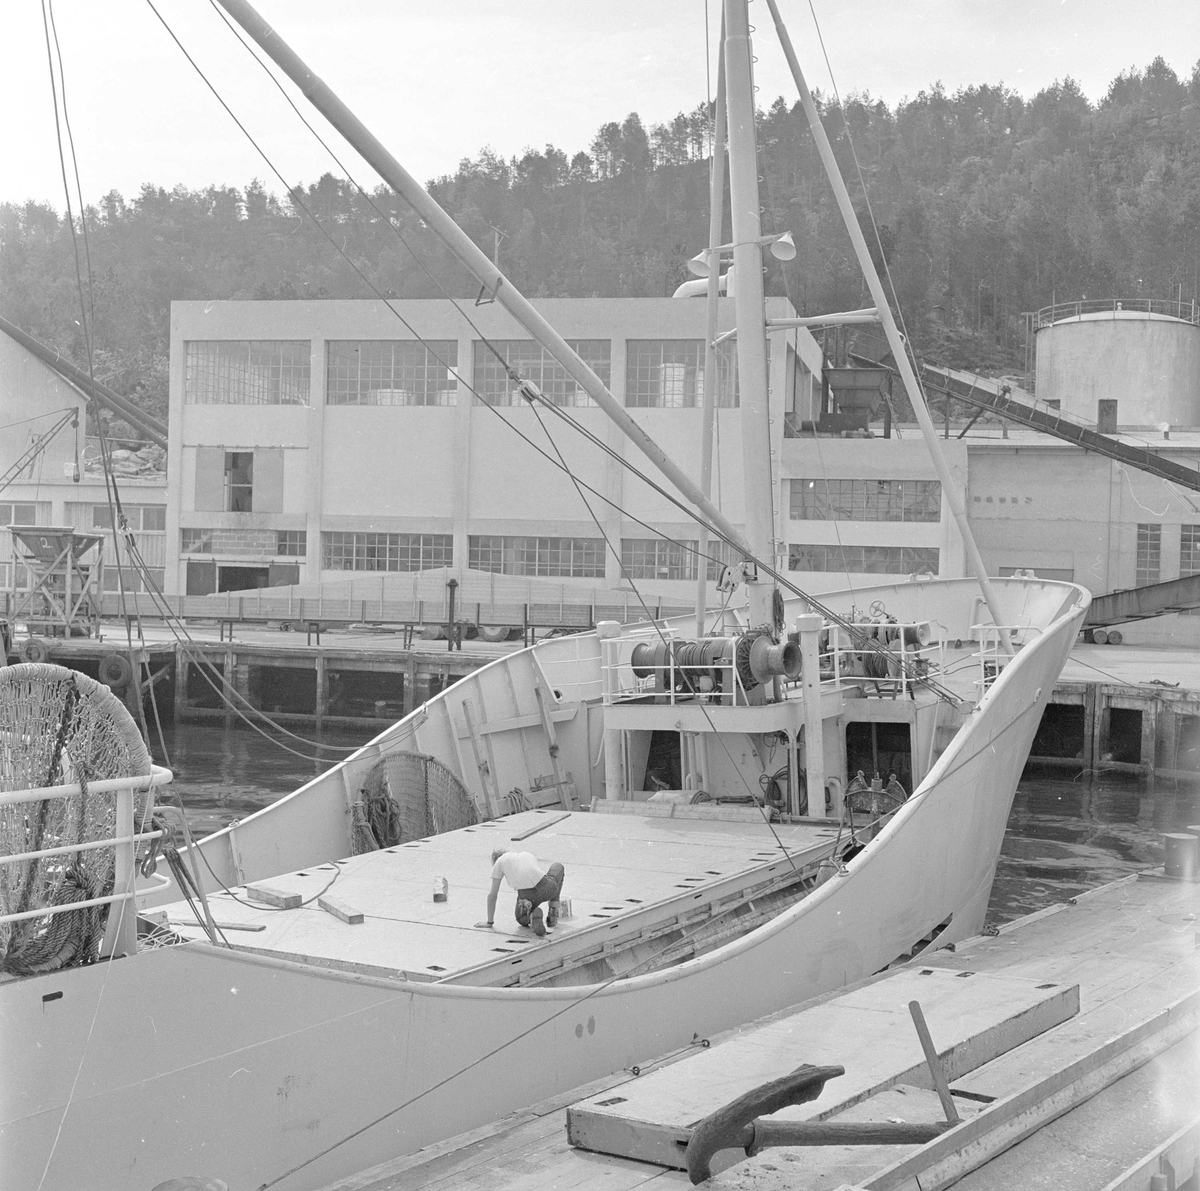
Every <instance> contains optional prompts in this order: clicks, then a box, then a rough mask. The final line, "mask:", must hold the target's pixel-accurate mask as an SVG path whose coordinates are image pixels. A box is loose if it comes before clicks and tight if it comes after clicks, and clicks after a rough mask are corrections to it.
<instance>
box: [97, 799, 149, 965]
mask: <svg viewBox="0 0 1200 1191" xmlns="http://www.w3.org/2000/svg"><path fill="white" fill-rule="evenodd" d="M147 797H149V795H147ZM116 799H117V816H116V818H117V822H116V828H115V830H114V837H113V838H114V839H125V840H129V843H126V844H117V845H116V846H115V847H114V849H113V851H114V852H115V857H114V863H113V893H114V894H115V895H117V896H118V897H119V896H120V895H121V894H122V893H132V892H133V883H134V879H135V874H134V849H135V848H136V847H137V845H136V844H135V843H134V842H133V839H132V836H133V790H132V789H131V788H130V787H129V786H126V787H125V788H124V789H123V790H118V791H117V794H116ZM136 951H137V909H136V907H135V906H134V902H133V898H126V899H125V900H123V901H115V902H112V903H111V904H110V905H109V907H108V925H107V926H106V927H105V928H104V941H103V942H102V943H101V944H100V956H101V958H111V959H116V958H118V957H119V956H122V955H133V954H134V953H135V952H136Z"/></svg>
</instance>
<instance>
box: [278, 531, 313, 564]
mask: <svg viewBox="0 0 1200 1191" xmlns="http://www.w3.org/2000/svg"><path fill="white" fill-rule="evenodd" d="M275 553H276V554H277V555H279V556H281V557H283V558H304V557H305V555H307V553H308V535H307V533H306V532H305V531H304V530H303V529H280V530H277V531H276V541H275Z"/></svg>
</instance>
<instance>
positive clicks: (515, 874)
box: [492, 852, 546, 889]
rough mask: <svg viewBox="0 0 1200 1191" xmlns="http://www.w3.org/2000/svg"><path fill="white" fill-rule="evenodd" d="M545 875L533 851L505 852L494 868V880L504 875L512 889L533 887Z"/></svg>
mask: <svg viewBox="0 0 1200 1191" xmlns="http://www.w3.org/2000/svg"><path fill="white" fill-rule="evenodd" d="M545 875H546V870H545V869H544V868H542V866H541V865H540V864H538V859H537V857H536V856H535V855H534V854H533V853H532V852H505V853H504V855H503V856H501V857H500V859H499V860H497V861H496V863H495V866H494V867H493V868H492V880H493V881H498V880H499V879H500V878H501V877H503V878H504V879H505V880H506V881H507V882H508V884H509V888H511V889H532V888H533V887H534V886H535V885H536V884H537V883H538V882H539V881H540V880H541V879H542V878H543V877H544V876H545Z"/></svg>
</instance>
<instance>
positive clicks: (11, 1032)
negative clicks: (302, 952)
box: [0, 582, 1087, 1191]
mask: <svg viewBox="0 0 1200 1191" xmlns="http://www.w3.org/2000/svg"><path fill="white" fill-rule="evenodd" d="M905 586H907V587H909V588H910V590H911V589H915V588H918V587H919V588H922V589H924V590H922V591H920V592H916V591H913V593H912V598H913V599H920V600H925V601H930V600H933V599H934V598H935V597H936V596H937V595H938V594H939V593H938V591H937V589H946V588H953V587H954V586H955V584H954V583H949V584H942V583H937V582H930V583H922V584H912V585H897V586H896V587H895V588H893V589H889V590H891V591H893V592H898V593H900V594H904V593H903V590H902V589H903V588H904V587H905ZM1034 588H1036V589H1037V591H1038V592H1039V593H1040V595H1039V599H1040V607H1041V612H1040V614H1032V613H1031V614H1030V616H1029V617H1027V619H1026V620H1025V621H1024V622H1022V621H1020V620H1018V619H1016V609H1014V621H1013V623H1032V624H1033V626H1034V627H1035V628H1037V629H1040V630H1041V633H1040V635H1039V636H1036V639H1034V640H1033V641H1032V642H1031V643H1030V644H1028V645H1026V646H1025V648H1024V649H1022V650H1021V651H1020V653H1019V654H1018V656H1017V658H1016V660H1015V661H1013V662H1012V663H1011V664H1010V665H1008V666H1007V667H1006V668H1005V669H1004V671H1003V673H1002V675H1001V677H1000V678H999V679H998V680H997V681H996V682H995V683H994V684H993V685H992V686H991V688H990V690H989V691H988V693H987V695H986V696H985V698H984V699H983V700H982V701H981V704H980V706H979V708H978V709H977V710H976V711H975V712H974V713H973V714H972V715H971V716H970V718H969V721H968V723H967V725H966V726H965V727H964V728H962V729H961V730H960V731H959V732H958V734H957V735H956V737H955V738H954V740H953V741H952V742H951V743H950V745H949V747H947V748H946V749H945V751H944V752H943V753H942V755H941V757H940V758H939V759H938V760H937V762H936V763H935V764H934V766H933V768H932V770H931V771H930V772H929V774H928V775H927V776H926V778H925V780H924V781H923V782H922V783H921V786H920V787H919V789H918V790H917V791H916V793H915V794H914V796H913V797H912V798H911V799H910V800H909V801H908V802H907V803H906V804H905V805H904V806H903V807H902V808H901V809H900V811H899V812H898V813H897V814H896V815H895V816H894V817H893V818H892V819H891V821H890V822H889V823H888V824H887V826H886V827H885V828H884V829H883V831H882V832H881V834H880V835H879V836H878V837H877V838H876V839H875V840H874V841H872V842H871V843H870V844H869V845H868V846H867V847H866V849H865V850H864V851H862V852H861V853H860V854H859V855H857V856H856V857H855V858H854V859H853V860H851V861H850V863H849V865H848V866H847V868H846V871H845V872H844V873H842V874H841V875H838V876H836V877H834V878H832V879H831V880H829V881H828V882H826V883H825V884H824V885H822V886H820V887H819V888H818V889H817V890H816V891H815V892H813V893H811V894H809V895H808V896H807V897H806V898H804V899H803V900H802V901H800V902H799V903H797V904H795V905H794V906H792V907H791V908H790V909H788V910H787V911H785V912H784V913H782V914H781V915H780V916H779V917H777V918H776V919H774V920H773V921H771V922H770V923H768V924H766V925H765V926H762V927H760V928H759V929H757V930H755V931H753V932H752V933H751V934H748V935H746V936H745V937H743V938H741V939H738V940H736V941H735V942H732V943H730V944H728V945H726V946H724V947H722V948H720V949H719V950H716V951H714V952H712V953H710V954H707V955H704V956H702V957H699V958H696V959H693V960H691V961H689V962H687V963H684V964H682V965H680V966H678V967H674V968H671V969H668V970H666V971H662V972H657V973H653V974H650V975H645V976H641V977H636V978H633V979H629V980H621V981H617V982H615V983H612V984H609V985H606V986H595V985H593V986H585V987H577V988H556V989H550V988H547V989H494V988H467V987H461V986H450V985H436V984H417V983H406V982H403V981H396V980H389V979H383V978H374V977H366V976H357V975H351V974H344V973H338V972H332V971H318V970H315V969H313V968H311V967H307V966H303V965H300V964H294V963H289V962H285V961H280V960H275V959H269V958H264V957H261V956H253V955H245V954H236V953H230V952H227V951H224V950H222V949H218V948H213V947H210V946H208V945H207V944H192V945H189V946H181V947H170V948H164V949H161V950H155V951H149V952H143V953H141V954H139V955H137V956H135V957H131V958H128V959H124V960H121V961H119V962H114V963H111V964H102V965H95V966H92V967H89V968H83V969H75V970H71V971H67V972H62V973H57V974H54V975H48V976H43V977H36V978H28V979H24V980H19V981H11V982H8V983H6V984H4V985H0V1038H2V1039H3V1042H2V1048H3V1053H2V1057H0V1063H2V1065H3V1070H4V1072H5V1078H4V1084H3V1092H2V1100H3V1103H2V1105H0V1121H2V1122H3V1126H2V1128H3V1132H2V1133H0V1186H3V1187H5V1188H8V1187H12V1188H26V1187H29V1188H34V1187H40V1188H42V1189H43V1191H54V1189H59V1188H61V1189H63V1191H67V1189H72V1191H73V1189H74V1188H77V1187H78V1186H80V1185H81V1183H80V1177H81V1175H82V1174H83V1172H85V1171H86V1172H87V1175H88V1178H87V1185H88V1186H89V1187H92V1188H96V1189H97V1191H100V1189H103V1188H113V1189H114V1191H115V1189H118V1188H119V1189H121V1191H126V1189H129V1188H134V1187H144V1188H147V1189H148V1188H151V1187H153V1186H154V1185H155V1183H157V1182H159V1181H161V1180H165V1179H167V1178H170V1177H175V1176H180V1175H184V1174H204V1175H208V1176H214V1177H218V1178H222V1179H224V1180H225V1181H226V1182H227V1183H228V1184H229V1186H230V1187H231V1188H234V1189H237V1191H240V1189H241V1188H252V1187H260V1186H263V1185H267V1186H279V1187H281V1188H290V1189H300V1188H316V1187H320V1186H322V1185H324V1184H326V1183H328V1182H329V1181H331V1180H333V1179H335V1178H337V1177H339V1176H344V1175H347V1174H349V1173H351V1172H355V1171H358V1170H362V1169H364V1168H366V1167H369V1166H371V1165H374V1164H377V1163H379V1162H383V1161H385V1160H387V1159H390V1158H394V1157H396V1156H398V1155H401V1154H406V1153H411V1152H412V1151H414V1150H416V1149H418V1148H420V1147H421V1146H424V1145H428V1144H430V1143H431V1142H434V1141H436V1140H438V1139H441V1138H444V1137H447V1136H450V1135H453V1134H455V1133H457V1132H460V1131H462V1130H465V1129H469V1128H472V1127H474V1126H477V1125H480V1124H482V1123H485V1122H487V1121H489V1120H492V1119H495V1118H496V1117H498V1116H501V1115H503V1114H504V1113H506V1112H509V1111H512V1110H513V1109H515V1108H518V1107H521V1106H524V1105H527V1104H530V1103H534V1102H536V1101H539V1100H542V1099H545V1098H547V1097H549V1096H551V1095H553V1094H555V1093H558V1092H562V1091H565V1090H568V1089H570V1088H573V1087H576V1086H578V1085H580V1084H582V1083H585V1082H587V1081H589V1080H592V1079H595V1078H597V1077H599V1076H602V1075H604V1074H607V1073H609V1072H612V1071H615V1070H619V1069H621V1068H622V1067H628V1066H631V1065H633V1064H644V1063H646V1062H647V1061H649V1060H651V1059H653V1058H654V1057H655V1056H658V1055H662V1054H664V1053H666V1052H669V1051H672V1050H675V1049H677V1048H679V1047H683V1046H686V1045H688V1044H689V1043H691V1042H692V1041H693V1039H695V1038H697V1037H701V1038H702V1037H706V1036H708V1035H710V1034H712V1033H714V1032H716V1031H719V1030H722V1029H726V1028H729V1027H731V1026H734V1025H737V1024H739V1023H743V1022H746V1021H748V1020H751V1019H753V1018H755V1017H758V1016H761V1015H763V1014H766V1013H769V1012H772V1011H774V1010H777V1009H780V1008H782V1007H785V1006H787V1005H790V1004H794V1003H796V1002H799V1001H802V1000H805V999H807V998H809V997H812V996H815V995H818V994H820V993H824V992H827V991H829V990H832V989H835V988H837V987H840V986H842V985H844V984H846V983H848V982H851V981H854V980H856V979H859V978H861V977H864V976H867V975H870V974H871V973H873V972H875V971H878V970H879V969H881V968H883V967H885V966H886V965H887V964H889V963H890V962H892V961H893V960H895V959H896V958H897V956H899V955H901V954H903V953H905V952H907V951H908V950H909V949H910V948H912V947H913V945H914V944H916V943H917V942H918V940H921V939H922V938H924V937H925V936H927V935H928V934H929V933H930V932H931V931H932V930H934V928H936V927H938V926H939V925H941V924H947V925H945V929H944V931H943V933H942V934H941V935H940V936H939V939H938V943H939V945H940V944H944V943H947V942H952V941H955V940H958V939H962V938H964V937H967V936H969V935H972V934H975V933H977V932H978V930H979V929H980V927H981V926H982V923H983V917H984V913H985V911H986V907H987V901H988V896H989V893H990V889H991V884H992V878H993V875H994V872H995V866H996V860H997V857H998V854H999V849H1000V845H1001V842H1002V839H1003V835H1004V828H1005V824H1006V821H1007V818H1008V814H1009V810H1010V807H1011V802H1012V796H1013V793H1014V791H1015V788H1016V784H1017V781H1018V779H1019V777H1020V773H1021V769H1022V767H1023V765H1024V763H1025V760H1026V757H1027V755H1028V751H1029V747H1030V744H1031V742H1032V739H1033V735H1034V733H1035V731H1036V729H1037V726H1038V723H1039V720H1040V718H1041V713H1042V709H1043V707H1044V706H1045V703H1046V701H1047V700H1048V698H1049V696H1050V693H1051V691H1052V688H1053V685H1054V682H1055V680H1056V678H1057V676H1058V673H1059V671H1060V669H1061V667H1062V665H1063V663H1064V662H1065V660H1066V657H1067V655H1068V653H1069V651H1070V648H1071V646H1072V644H1073V643H1074V640H1075V637H1076V633H1077V631H1078V628H1079V624H1080V622H1081V620H1082V617H1083V614H1084V611H1085V609H1086V603H1087V599H1086V594H1085V593H1083V592H1082V591H1081V590H1080V589H1077V588H1070V587H1067V586H1066V585H1056V584H1033V585H1028V584H1027V585H1025V586H1024V587H1022V585H1021V584H1020V583H1009V584H1005V585H1004V586H1003V589H1002V590H1003V592H1004V594H1005V598H1007V599H1010V600H1012V601H1013V602H1014V604H1016V603H1018V602H1019V601H1020V599H1021V598H1022V592H1023V591H1024V592H1025V594H1026V596H1028V594H1029V591H1030V590H1032V589H1034ZM966 590H967V589H965V588H963V589H961V590H960V592H959V593H958V594H962V593H963V592H965V591H966ZM940 594H941V596H942V598H943V599H944V598H945V596H946V594H947V593H946V591H945V590H943V591H942V592H941V593H940ZM897 598H898V597H897ZM1056 612H1057V613H1058V614H1057V615H1056V614H1055V613H1056ZM944 614H945V615H946V616H947V617H948V616H950V614H951V613H950V611H949V610H945V609H944ZM954 615H955V616H957V617H958V619H959V620H960V621H964V622H965V621H966V620H967V619H968V618H969V616H970V612H968V611H967V610H966V609H965V608H963V609H960V610H958V611H957V612H955V613H954ZM448 693H449V692H448ZM426 714H427V715H430V714H431V713H430V712H428V711H427V712H426ZM398 727H399V726H398ZM586 739H587V737H586V736H585V740H586ZM341 780H342V779H340V778H339V779H338V781H339V782H340V781H341ZM296 797H297V796H293V798H296ZM343 808H344V802H341V803H339V804H338V809H339V812H340V811H341V810H342V809H343ZM291 813H294V812H291ZM322 814H323V816H324V818H325V819H326V820H328V821H330V822H332V821H333V819H334V818H335V816H334V814H333V811H332V810H328V809H327V810H325V811H324V812H322ZM269 820H270V814H269V813H268V814H267V815H264V816H263V821H264V825H265V824H267V823H269ZM280 822H283V817H282V816H280V818H279V819H278V820H277V822H276V826H278V825H279V823H280ZM243 826H245V825H243ZM341 829H342V827H341V822H340V818H339V822H338V824H337V830H341ZM334 834H335V835H336V831H335V832H334ZM244 838H245V839H247V840H249V839H250V838H251V833H247V834H246V836H245V837H244ZM343 842H344V841H342V840H339V846H341V845H342V844H343ZM218 846H220V847H224V846H225V845H218ZM314 849H315V850H316V851H319V850H320V848H319V847H318V846H317V845H315V844H314V845H313V847H312V848H310V849H309V853H307V854H306V855H305V857H304V858H301V859H299V860H298V861H297V862H296V863H297V864H300V865H303V864H310V863H314V862H315V861H316V860H317V859H321V858H323V857H318V856H314V855H312V854H311V852H312V851H313V850H314ZM248 850H249V849H248V848H247V847H246V846H245V845H243V846H242V848H241V856H242V863H243V864H245V863H246V853H247V851H248ZM341 850H342V851H343V852H344V851H345V850H346V849H345V848H344V847H341ZM216 855H218V853H216V852H214V856H216ZM289 859H291V857H289ZM56 992H62V994H63V995H62V996H61V997H60V998H58V999H53V1000H51V999H47V998H50V997H52V996H53V994H55V993H56ZM289 1172H290V1173H289Z"/></svg>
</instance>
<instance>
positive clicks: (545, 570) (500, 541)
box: [467, 535, 604, 579]
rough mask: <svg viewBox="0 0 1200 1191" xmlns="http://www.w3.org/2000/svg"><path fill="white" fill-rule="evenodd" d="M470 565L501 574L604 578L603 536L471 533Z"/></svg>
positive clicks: (476, 568) (473, 568)
mask: <svg viewBox="0 0 1200 1191" xmlns="http://www.w3.org/2000/svg"><path fill="white" fill-rule="evenodd" d="M467 565H468V566H469V567H470V568H471V569H472V570H476V571H493V572H494V573H496V574H499V575H538V576H545V577H557V578H571V579H603V578H604V539H603V538H518V537H511V538H510V537H493V536H488V535H485V536H480V537H474V536H472V537H471V538H470V539H469V558H468V562H467Z"/></svg>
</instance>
